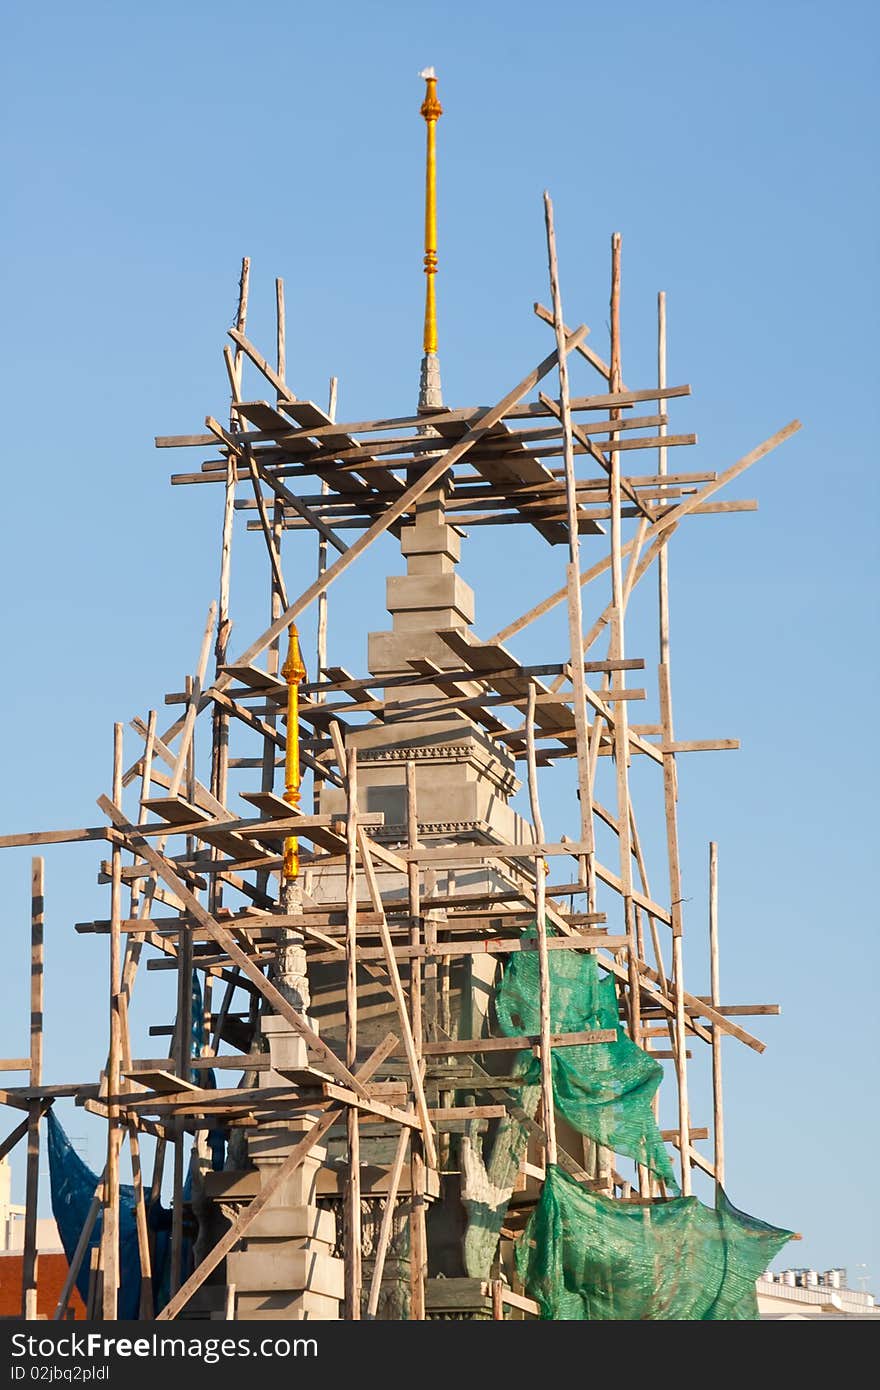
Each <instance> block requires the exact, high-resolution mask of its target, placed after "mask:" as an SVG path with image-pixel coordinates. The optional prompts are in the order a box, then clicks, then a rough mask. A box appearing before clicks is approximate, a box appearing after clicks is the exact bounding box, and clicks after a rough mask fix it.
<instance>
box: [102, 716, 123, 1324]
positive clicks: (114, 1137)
mask: <svg viewBox="0 0 880 1390" xmlns="http://www.w3.org/2000/svg"><path fill="white" fill-rule="evenodd" d="M122 734H123V730H122V725H121V724H115V725H114V727H113V800H114V801H115V802H116V803H117V805H118V804H119V803H120V802H121V801H122V768H123V761H122ZM121 900H122V850H121V849H120V847H119V845H118V844H114V845H113V851H112V856H111V861H110V1048H109V1055H108V1059H107V1091H108V1095H109V1096H110V1097H113V1096H118V1095H119V1091H120V1080H121V1062H122V1020H121V1015H120V1008H121V1004H120V989H121V985H122V953H121V940H122V938H121V934H120V922H121V917H122V914H121V906H122V901H121ZM121 1144H122V1129H121V1126H120V1119H119V1105H118V1103H117V1102H116V1101H114V1100H110V1101H109V1102H108V1105H107V1176H106V1180H105V1185H104V1224H103V1228H102V1233H101V1245H102V1253H101V1266H102V1269H103V1276H104V1277H103V1290H102V1315H103V1318H104V1320H105V1321H112V1320H114V1319H115V1318H116V1315H117V1296H118V1289H119V1150H120V1146H121Z"/></svg>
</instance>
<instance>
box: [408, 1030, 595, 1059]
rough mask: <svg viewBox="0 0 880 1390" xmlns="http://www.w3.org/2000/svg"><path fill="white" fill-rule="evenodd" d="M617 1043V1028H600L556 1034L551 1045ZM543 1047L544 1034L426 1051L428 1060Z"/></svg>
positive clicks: (458, 1042) (431, 1045)
mask: <svg viewBox="0 0 880 1390" xmlns="http://www.w3.org/2000/svg"><path fill="white" fill-rule="evenodd" d="M616 1041H617V1031H616V1029H614V1028H596V1029H593V1030H592V1031H590V1032H584V1033H553V1034H551V1037H550V1046H551V1047H585V1046H587V1045H589V1044H592V1043H609V1042H616ZM540 1047H541V1037H540V1034H534V1035H526V1034H523V1035H522V1036H521V1037H515V1038H454V1039H452V1040H451V1041H448V1042H426V1043H425V1044H424V1047H423V1049H422V1050H423V1052H424V1054H425V1056H426V1057H452V1056H456V1055H457V1054H458V1053H481V1052H525V1051H527V1050H528V1049H529V1048H531V1050H532V1051H533V1052H535V1051H538V1050H540Z"/></svg>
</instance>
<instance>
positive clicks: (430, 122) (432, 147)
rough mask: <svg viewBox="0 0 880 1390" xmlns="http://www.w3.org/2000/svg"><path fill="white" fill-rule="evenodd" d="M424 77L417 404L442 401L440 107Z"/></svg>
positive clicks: (430, 76) (432, 78) (432, 80)
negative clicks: (439, 333) (422, 275)
mask: <svg viewBox="0 0 880 1390" xmlns="http://www.w3.org/2000/svg"><path fill="white" fill-rule="evenodd" d="M419 76H420V77H423V78H424V79H425V83H426V88H425V100H424V101H423V102H422V106H421V115H422V116H423V117H424V120H425V125H426V126H427V149H426V159H425V329H424V335H423V338H422V352H423V354H424V356H423V357H422V381H421V389H420V392H419V406H420V407H422V408H424V407H435V406H440V405H442V404H443V397H442V392H441V388H440V362H439V359H438V357H437V292H436V286H435V276H436V274H437V122H438V121H439V119H440V117H441V116H442V115H443V107H442V106H441V105H440V102H439V101H438V100H437V76H436V73H435V72H434V69H433V68H425V69H424V71H423V72H421V73H420V74H419Z"/></svg>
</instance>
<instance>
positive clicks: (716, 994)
mask: <svg viewBox="0 0 880 1390" xmlns="http://www.w3.org/2000/svg"><path fill="white" fill-rule="evenodd" d="M709 969H710V980H711V985H710V988H711V994H712V1006H713V1008H716V1009H717V1008H718V1007H719V1005H720V1004H721V981H720V974H719V961H718V845H717V844H716V842H715V841H714V840H711V841H710V842H709ZM721 1036H722V1035H721V1031H720V1029H718V1028H715V1027H713V1029H712V1112H713V1118H712V1125H713V1128H712V1133H713V1135H714V1138H715V1152H714V1156H713V1167H714V1169H715V1189H716V1192H717V1191H720V1190H721V1189H723V1187H724V1096H723V1091H722V1086H721Z"/></svg>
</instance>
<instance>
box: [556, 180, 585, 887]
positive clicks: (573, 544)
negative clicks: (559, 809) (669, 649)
mask: <svg viewBox="0 0 880 1390" xmlns="http://www.w3.org/2000/svg"><path fill="white" fill-rule="evenodd" d="M544 223H545V227H546V232H547V259H548V262H549V268H550V289H551V292H552V295H553V329H554V332H555V335H556V353H557V361H558V372H559V404H560V413H561V419H562V437H563V455H564V464H565V503H566V517H567V522H568V566H567V569H566V592H567V599H568V633H569V643H570V650H571V681H572V689H573V691H574V722H575V729H576V731H577V768H578V795H579V798H580V819H581V842H582V843H583V844H586V845H589V846H590V849H589V850H588V851H587V853H586V854H585V855H582V856H581V859H580V864H581V881H582V882H586V883H587V911H588V912H593V911H595V901H596V880H595V875H594V872H593V852H592V845H593V805H592V795H591V790H590V787H591V783H590V771H589V731H588V729H587V703H586V694H585V681H584V662H583V656H582V651H583V609H582V605H581V585H580V571H581V565H580V536H579V534H578V516H577V492H576V483H575V474H574V436H573V433H572V424H571V395H570V392H569V385H568V356H567V354H566V351H565V328H564V322H565V320H564V318H563V313H562V293H561V290H560V287H559V267H558V264H557V258H556V231H555V228H554V225H553V203H552V201H551V199H550V194H549V193H545V194H544Z"/></svg>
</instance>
